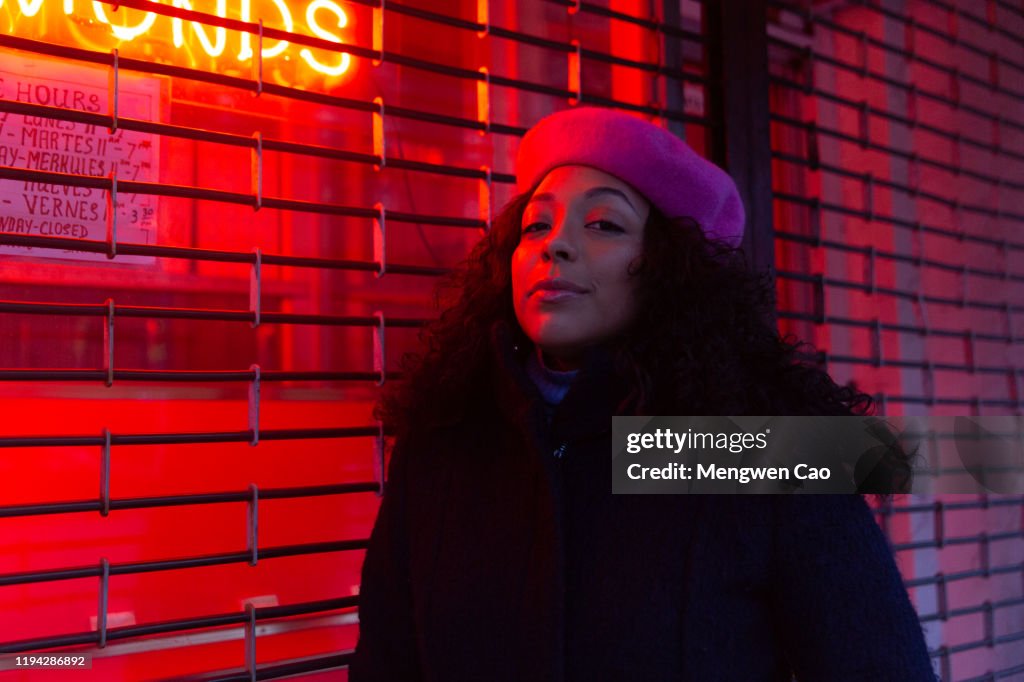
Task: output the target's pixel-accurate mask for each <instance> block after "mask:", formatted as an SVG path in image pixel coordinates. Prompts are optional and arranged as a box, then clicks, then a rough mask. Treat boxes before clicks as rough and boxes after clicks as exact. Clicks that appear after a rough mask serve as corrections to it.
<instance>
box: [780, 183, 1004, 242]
mask: <svg viewBox="0 0 1024 682" xmlns="http://www.w3.org/2000/svg"><path fill="white" fill-rule="evenodd" d="M772 196H773V198H775V199H776V200H778V201H788V202H790V203H794V204H801V205H803V206H811V207H814V208H820V209H822V210H825V211H832V212H833V213H841V214H843V215H852V216H854V217H857V218H860V219H862V220H867V219H868V214H867V212H866V211H863V210H861V209H858V208H850V207H848V206H843V205H841V204H833V203H831V202H826V201H821V200H820V199H819V198H817V197H803V196H800V195H797V194H789V193H788V192H779V191H775V192H773V193H772ZM870 219H871V220H873V221H875V222H880V223H887V224H889V225H893V226H894V227H902V228H906V229H909V230H913V231H915V232H927V233H931V234H936V235H941V236H943V237H950V238H952V239H957V240H960V241H968V242H975V243H978V244H987V245H988V246H994V247H996V248H999V249H1017V250H1019V249H1021V248H1024V242H1013V241H1010V240H1005V241H1000V240H998V239H991V238H988V237H982V236H980V235H975V234H969V233H967V232H957V231H955V230H949V229H946V228H942V227H936V226H934V225H926V224H924V223H919V222H915V221H913V220H907V219H905V218H897V217H895V216H888V215H882V214H878V213H872V214H871V216H870Z"/></svg>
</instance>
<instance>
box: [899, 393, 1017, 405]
mask: <svg viewBox="0 0 1024 682" xmlns="http://www.w3.org/2000/svg"><path fill="white" fill-rule="evenodd" d="M885 401H886V402H889V403H908V404H912V405H929V406H931V405H958V406H967V407H978V406H980V407H1009V408H1015V407H1017V406H1018V403H1017V401H1015V400H1004V399H999V398H982V399H978V398H976V397H969V398H939V397H935V398H932V397H929V396H924V395H890V394H888V393H887V394H885Z"/></svg>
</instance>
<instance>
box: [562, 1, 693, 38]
mask: <svg viewBox="0 0 1024 682" xmlns="http://www.w3.org/2000/svg"><path fill="white" fill-rule="evenodd" d="M545 1H546V2H549V3H552V4H555V5H561V6H562V7H565V8H569V7H576V6H578V7H579V9H580V11H581V12H586V13H589V14H594V15H597V16H602V17H605V18H608V19H616V20H618V21H623V22H626V23H630V24H634V25H636V26H641V27H643V28H647V29H651V30H653V31H660V32H662V33H664V34H666V35H670V36H675V37H677V38H683V39H685V40H688V41H690V42H694V43H703V42H705V39H704V36H703V35H701V34H700V33H694V32H693V31H687V30H686V29H684V28H682V27H679V26H673V25H672V24H665V23H662V22H659V21H655V20H653V19H645V18H643V17H638V16H635V15H632V14H626V13H625V12H618V11H616V10H612V9H609V8H607V7H603V6H601V5H598V4H595V3H590V2H579V3H578V4H577V2H576V1H575V0H545Z"/></svg>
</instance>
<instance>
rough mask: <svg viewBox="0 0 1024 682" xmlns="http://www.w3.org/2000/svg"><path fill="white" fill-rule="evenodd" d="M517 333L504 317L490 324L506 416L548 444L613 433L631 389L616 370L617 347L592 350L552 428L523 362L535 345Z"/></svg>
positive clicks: (498, 395)
mask: <svg viewBox="0 0 1024 682" xmlns="http://www.w3.org/2000/svg"><path fill="white" fill-rule="evenodd" d="M514 335H515V334H514V332H513V330H512V329H511V326H510V325H509V323H508V322H506V321H504V320H499V321H498V322H496V323H495V324H494V325H493V326H492V327H491V353H492V375H491V378H492V383H493V387H494V389H495V395H496V399H497V403H498V409H499V410H500V411H501V412H502V414H503V416H504V417H505V419H506V420H507V421H509V422H510V423H512V424H515V425H519V426H523V425H525V426H526V428H527V431H528V435H530V436H531V438H533V439H535V440H536V441H538V445H545V446H546V445H549V444H551V443H553V442H557V443H564V442H567V441H573V440H579V439H582V438H587V437H590V436H596V435H599V434H602V433H604V432H605V431H609V432H610V431H611V427H612V421H611V418H612V415H614V414H615V413H616V411H617V407H618V405H619V403H620V402H621V400H622V398H623V396H624V395H625V392H626V385H625V382H624V381H622V380H621V378H620V377H619V376H618V374H617V373H616V372H615V371H614V358H613V355H612V351H611V350H610V349H609V348H608V347H607V346H605V345H595V346H592V347H591V348H589V349H587V351H586V352H585V353H584V356H583V362H582V364H581V365H580V371H579V374H578V375H577V376H576V379H575V381H573V384H572V386H571V387H570V388H569V392H568V393H567V394H566V396H565V398H564V399H563V400H562V402H561V403H560V404H559V405H558V408H557V409H556V410H555V414H554V418H553V419H552V422H551V425H550V427H549V426H548V424H547V419H546V418H545V415H544V402H543V399H542V397H541V394H540V391H539V390H538V389H537V387H536V385H534V383H533V381H532V380H531V379H530V378H529V376H527V374H526V369H525V366H524V365H525V360H526V357H527V355H528V354H529V353H531V352H534V349H533V346H532V344H530V342H529V341H523V340H517V339H515V338H514ZM519 336H521V334H519Z"/></svg>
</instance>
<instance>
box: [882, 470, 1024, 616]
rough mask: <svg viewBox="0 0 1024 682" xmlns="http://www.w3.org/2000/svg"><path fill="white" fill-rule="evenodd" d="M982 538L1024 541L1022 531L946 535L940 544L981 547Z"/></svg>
mask: <svg viewBox="0 0 1024 682" xmlns="http://www.w3.org/2000/svg"><path fill="white" fill-rule="evenodd" d="M964 473H965V474H966V473H967V472H964ZM933 508H934V507H933ZM943 510H945V505H943ZM982 538H984V539H985V540H987V541H989V542H1002V541H1003V540H1021V539H1024V530H1016V531H1006V532H1004V533H990V534H981V533H979V534H977V535H960V536H956V537H950V536H948V535H947V536H944V537H943V538H942V539H941V542H942V546H943V547H947V546H958V545H981V543H982V542H984V541H985V540H983V539H982ZM938 541H939V540H938V539H933V540H925V541H924V543H925V544H919V543H916V542H912V543H901V544H894V545H893V546H892V547H893V550H894V551H904V550H907V549H910V548H911V547H917V546H920V547H932V546H933V545H932V544H931V543H933V542H938ZM1022 603H1024V602H1022Z"/></svg>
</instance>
